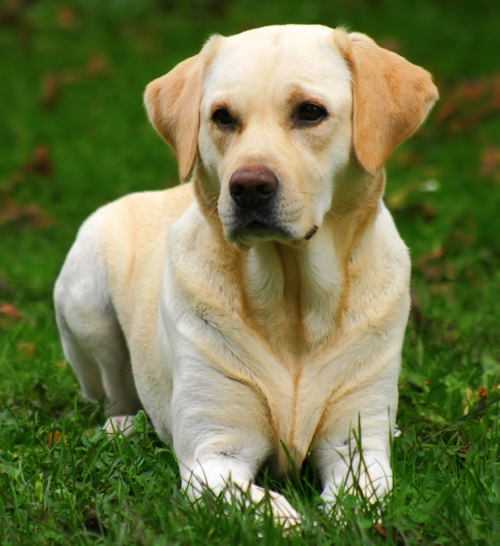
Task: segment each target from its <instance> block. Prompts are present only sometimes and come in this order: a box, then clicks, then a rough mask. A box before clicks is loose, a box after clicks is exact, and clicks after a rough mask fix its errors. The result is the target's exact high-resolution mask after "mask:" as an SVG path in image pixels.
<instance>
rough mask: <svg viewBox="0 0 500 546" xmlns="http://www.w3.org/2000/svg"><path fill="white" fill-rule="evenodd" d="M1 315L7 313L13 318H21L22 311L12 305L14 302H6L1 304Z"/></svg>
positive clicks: (17, 319)
mask: <svg viewBox="0 0 500 546" xmlns="http://www.w3.org/2000/svg"><path fill="white" fill-rule="evenodd" d="M0 315H5V316H7V317H9V318H11V319H13V320H16V321H19V320H21V318H22V317H21V313H20V312H19V311H18V310H17V309H16V308H15V307H14V306H13V305H12V303H4V304H3V305H1V306H0Z"/></svg>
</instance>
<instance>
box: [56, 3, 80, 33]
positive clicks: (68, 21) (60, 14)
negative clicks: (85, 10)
mask: <svg viewBox="0 0 500 546" xmlns="http://www.w3.org/2000/svg"><path fill="white" fill-rule="evenodd" d="M56 20H57V26H58V27H59V28H61V29H62V30H67V31H69V32H73V31H74V30H76V28H77V26H78V13H77V11H76V10H75V9H74V8H73V7H72V6H70V5H68V4H62V5H61V6H59V7H58V9H57V13H56Z"/></svg>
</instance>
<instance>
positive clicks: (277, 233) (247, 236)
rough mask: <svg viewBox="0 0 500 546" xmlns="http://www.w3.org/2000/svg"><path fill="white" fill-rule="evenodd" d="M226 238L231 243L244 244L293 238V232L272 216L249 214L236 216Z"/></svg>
mask: <svg viewBox="0 0 500 546" xmlns="http://www.w3.org/2000/svg"><path fill="white" fill-rule="evenodd" d="M226 233H227V238H228V240H229V241H230V242H232V243H242V244H244V245H248V244H251V243H252V242H257V241H259V240H278V241H283V242H285V241H290V240H291V239H295V237H294V234H293V233H291V232H290V231H289V230H288V229H286V227H284V226H282V225H280V224H279V223H278V222H277V221H276V220H275V219H274V218H270V219H265V220H264V219H262V218H258V217H257V218H256V217H255V216H253V217H252V216H250V217H247V218H244V219H243V218H238V219H237V220H236V221H235V222H233V224H232V226H231V227H230V228H229V229H228V230H227V232H226Z"/></svg>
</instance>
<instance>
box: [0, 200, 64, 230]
mask: <svg viewBox="0 0 500 546" xmlns="http://www.w3.org/2000/svg"><path fill="white" fill-rule="evenodd" d="M0 207H1V208H0V225H5V224H13V223H14V224H21V225H22V224H24V223H27V224H29V225H31V226H33V227H35V228H39V229H40V228H45V227H47V226H50V225H51V224H52V223H53V221H52V219H51V218H50V217H49V216H48V215H47V214H46V213H45V212H43V210H42V209H41V208H40V207H39V206H38V205H35V204H31V205H18V204H17V203H15V202H14V201H11V200H3V201H1V202H0Z"/></svg>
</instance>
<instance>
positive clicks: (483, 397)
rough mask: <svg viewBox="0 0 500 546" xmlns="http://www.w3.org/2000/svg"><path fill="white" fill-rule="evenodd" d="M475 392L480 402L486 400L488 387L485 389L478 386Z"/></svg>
mask: <svg viewBox="0 0 500 546" xmlns="http://www.w3.org/2000/svg"><path fill="white" fill-rule="evenodd" d="M477 392H478V393H479V398H480V400H481V402H486V401H487V400H488V389H485V388H484V387H479V388H478V389H477Z"/></svg>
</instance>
